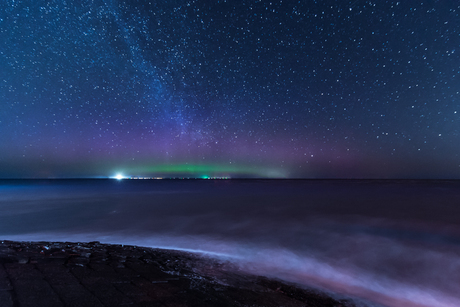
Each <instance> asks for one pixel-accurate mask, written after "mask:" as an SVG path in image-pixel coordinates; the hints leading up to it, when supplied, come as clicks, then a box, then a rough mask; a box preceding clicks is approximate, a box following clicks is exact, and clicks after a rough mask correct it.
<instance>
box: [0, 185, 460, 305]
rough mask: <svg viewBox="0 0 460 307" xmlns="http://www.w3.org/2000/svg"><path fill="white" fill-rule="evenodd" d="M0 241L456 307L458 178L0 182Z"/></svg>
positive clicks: (386, 300)
mask: <svg viewBox="0 0 460 307" xmlns="http://www.w3.org/2000/svg"><path fill="white" fill-rule="evenodd" d="M0 239H1V240H20V241H41V240H43V241H100V242H103V243H121V244H130V245H141V246H149V247H161V248H171V249H181V250H190V251H197V252H204V253H208V254H209V255H211V256H215V257H222V258H226V259H229V260H230V261H233V262H235V263H237V264H238V265H240V267H241V269H242V270H247V271H250V272H253V273H256V274H260V275H265V276H269V277H276V278H280V279H283V280H286V281H290V282H295V283H299V284H301V285H304V286H307V287H314V288H319V289H322V290H326V291H329V292H330V293H332V294H333V295H335V294H337V295H339V297H352V298H355V299H356V300H355V301H356V302H357V303H358V304H361V305H363V306H409V307H411V306H438V307H442V306H460V181H416V180H0Z"/></svg>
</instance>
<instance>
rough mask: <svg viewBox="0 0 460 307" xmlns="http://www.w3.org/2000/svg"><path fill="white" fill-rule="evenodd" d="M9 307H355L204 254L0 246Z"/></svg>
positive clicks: (0, 289)
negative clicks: (249, 271) (245, 270)
mask: <svg viewBox="0 0 460 307" xmlns="http://www.w3.org/2000/svg"><path fill="white" fill-rule="evenodd" d="M0 302H1V305H2V306H5V307H6V306H8V307H9V306H11V307H13V306H21V307H22V306H82V307H83V306H86V307H88V306H101V307H102V306H292V307H295V306H299V307H300V306H318V307H319V306H331V307H333V306H334V307H339V306H343V307H345V306H349V307H351V306H355V305H354V304H353V303H352V302H351V301H347V300H336V299H334V298H332V297H329V296H328V295H326V294H325V293H321V292H318V291H314V290H309V289H306V288H302V287H299V286H296V285H294V284H288V283H284V282H281V281H279V280H276V279H269V278H266V277H262V276H256V275H252V274H247V273H245V272H242V271H240V270H239V269H238V268H237V267H236V266H235V265H233V264H232V263H230V262H228V261H225V260H219V259H217V258H211V257H209V256H207V255H204V254H197V253H189V252H184V251H175V250H164V249H155V248H143V247H137V246H132V245H112V244H101V243H99V242H90V243H71V242H15V241H0Z"/></svg>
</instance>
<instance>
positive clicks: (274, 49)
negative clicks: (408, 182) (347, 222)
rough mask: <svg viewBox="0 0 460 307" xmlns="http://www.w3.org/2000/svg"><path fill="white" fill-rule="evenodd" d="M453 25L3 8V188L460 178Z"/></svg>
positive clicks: (363, 11) (221, 11)
mask: <svg viewBox="0 0 460 307" xmlns="http://www.w3.org/2000/svg"><path fill="white" fill-rule="evenodd" d="M459 13H460V6H459V5H458V3H456V1H422V2H419V1H365V0H356V1H338V0H337V1H293V0H283V1H281V0H280V1H268V0H267V1H257V0H253V1H247V0H243V1H223V0H212V1H211V0H206V1H204V0H203V1H191V0H188V1H185V0H184V1H182V0H168V1H166V0H162V1H147V0H137V1H136V0H130V1H128V0H79V1H68V0H67V1H62V0H48V1H29V0H5V1H3V2H2V4H0V42H1V43H0V67H1V69H0V178H20V177H27V178H60V177H110V176H114V175H115V174H117V173H122V174H124V175H126V176H172V177H180V176H189V177H201V176H230V177H262V178H265V177H271V178H460V157H459V153H460V138H459V123H460V122H459V116H460V94H459V91H460V76H459V75H460V58H459V55H460V30H459V29H460V18H459ZM456 49H459V50H456Z"/></svg>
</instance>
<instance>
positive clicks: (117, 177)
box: [113, 174, 125, 180]
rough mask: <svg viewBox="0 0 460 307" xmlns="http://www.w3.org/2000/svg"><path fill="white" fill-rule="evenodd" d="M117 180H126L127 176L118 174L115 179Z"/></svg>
mask: <svg viewBox="0 0 460 307" xmlns="http://www.w3.org/2000/svg"><path fill="white" fill-rule="evenodd" d="M113 178H115V179H117V180H121V179H125V176H123V175H122V174H116V175H115V177H113Z"/></svg>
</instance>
